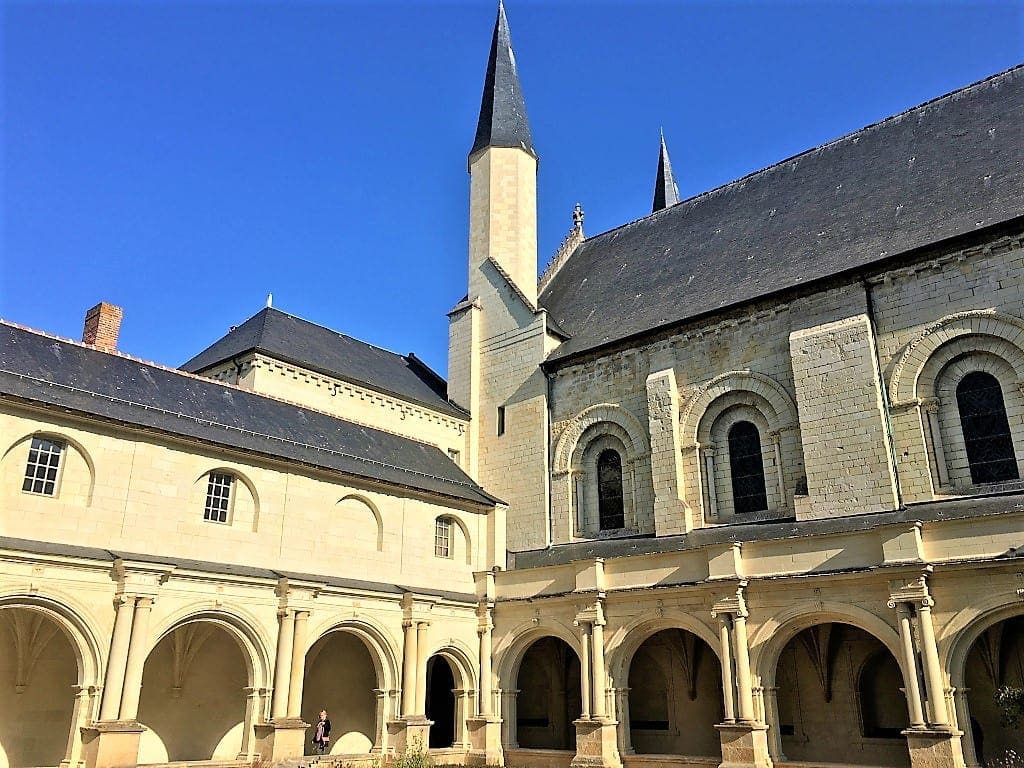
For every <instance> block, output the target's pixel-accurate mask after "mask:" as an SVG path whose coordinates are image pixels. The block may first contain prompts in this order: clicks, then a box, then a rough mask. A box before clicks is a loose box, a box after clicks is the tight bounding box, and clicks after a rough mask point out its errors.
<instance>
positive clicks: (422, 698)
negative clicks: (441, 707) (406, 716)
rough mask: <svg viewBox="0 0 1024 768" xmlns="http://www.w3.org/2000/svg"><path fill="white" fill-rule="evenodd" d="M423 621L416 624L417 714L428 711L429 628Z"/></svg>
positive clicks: (423, 713)
mask: <svg viewBox="0 0 1024 768" xmlns="http://www.w3.org/2000/svg"><path fill="white" fill-rule="evenodd" d="M429 626H430V625H429V624H427V622H425V621H421V622H420V623H419V624H417V625H416V714H417V715H425V714H426V712H427V647H428V646H427V628H428V627H429Z"/></svg>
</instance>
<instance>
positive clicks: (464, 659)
mask: <svg viewBox="0 0 1024 768" xmlns="http://www.w3.org/2000/svg"><path fill="white" fill-rule="evenodd" d="M427 656H428V658H429V657H430V656H443V657H444V658H445V659H447V660H448V662H449V663H450V664H451V666H452V669H453V670H455V673H456V676H457V677H456V680H455V683H456V685H458V686H459V687H460V688H464V689H466V690H471V691H475V690H477V689H478V685H477V677H478V675H477V664H476V662H475V661H474V660H473V652H472V651H471V650H470V649H469V648H468V647H467V646H466V644H465V643H463V642H461V641H459V640H457V639H455V638H454V637H452V638H448V640H447V641H446V642H445V644H444V645H441V646H440V647H438V648H435V649H434V650H432V651H431V652H430V653H429V654H427Z"/></svg>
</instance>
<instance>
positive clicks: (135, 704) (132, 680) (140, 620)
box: [118, 597, 153, 720]
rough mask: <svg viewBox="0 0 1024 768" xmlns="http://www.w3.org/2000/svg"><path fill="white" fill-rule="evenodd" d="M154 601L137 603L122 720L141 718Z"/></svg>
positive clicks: (150, 599)
mask: <svg viewBox="0 0 1024 768" xmlns="http://www.w3.org/2000/svg"><path fill="white" fill-rule="evenodd" d="M152 610H153V600H152V598H149V597H140V598H139V599H138V600H137V601H136V603H135V616H134V619H133V620H132V638H131V641H130V642H129V643H128V661H127V663H126V664H125V670H124V691H123V692H122V693H121V711H120V713H119V715H118V719H120V720H134V719H135V718H136V717H138V716H139V696H140V695H141V694H142V670H143V667H144V666H145V664H146V656H147V652H148V648H147V642H148V640H149V614H150V613H151V612H152Z"/></svg>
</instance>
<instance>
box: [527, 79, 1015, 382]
mask: <svg viewBox="0 0 1024 768" xmlns="http://www.w3.org/2000/svg"><path fill="white" fill-rule="evenodd" d="M1022 189H1024V66H1018V67H1015V68H1013V69H1010V70H1007V71H1006V72H1003V73H1001V74H998V75H995V76H993V77H991V78H988V79H987V80H983V81H981V82H979V83H975V84H973V85H970V86H967V87H966V88H963V89H961V90H959V91H955V92H953V93H951V94H948V95H946V96H942V97H940V98H938V99H935V100H933V101H930V102H928V103H926V104H922V105H921V106H918V107H915V108H913V109H910V110H908V111H906V112H903V113H902V114H900V115H897V116H895V117H891V118H889V119H887V120H884V121H882V122H880V123H877V124H875V125H872V126H869V127H867V128H864V129H862V130H859V131H857V132H855V133H852V134H850V135H849V136H846V137H844V138H841V139H838V140H836V141H833V142H830V143H828V144H825V145H823V146H821V147H818V148H816V149H812V150H810V151H808V152H804V153H803V154H800V155H797V156H795V157H792V158H790V159H788V160H784V161H782V162H780V163H778V164H776V165H773V166H771V167H769V168H766V169H764V170H761V171H758V172H756V173H753V174H751V175H749V176H746V177H744V178H742V179H739V180H738V181H734V182H732V183H730V184H726V185H725V186H723V187H719V188H718V189H715V190H712V191H710V192H706V193H704V194H701V195H698V196H697V197H694V198H691V199H689V200H686V201H684V202H682V203H679V204H678V205H674V206H671V207H669V208H666V209H664V210H662V211H658V212H656V213H653V214H652V215H650V216H648V217H646V218H643V219H640V220H638V221H635V222H633V223H631V224H627V225H625V226H622V227H619V228H618V229H613V230H611V231H610V232H606V233H604V234H602V235H598V236H596V237H592V238H590V239H588V240H586V241H585V242H583V243H582V244H581V245H580V246H579V248H578V249H577V250H576V251H575V253H574V254H573V255H572V256H571V257H570V258H569V259H568V261H566V263H565V264H564V265H563V266H562V268H561V269H560V270H559V271H558V273H557V274H556V275H555V276H554V277H553V278H552V280H551V282H550V283H549V284H548V285H547V286H546V288H545V289H544V291H543V293H542V294H541V296H540V300H539V303H540V305H541V306H542V307H544V308H546V309H547V310H548V312H549V313H550V315H551V316H552V317H553V318H554V319H555V320H556V321H557V322H558V324H559V325H560V326H561V327H562V328H563V329H565V331H566V332H567V333H569V334H571V335H572V339H570V340H569V341H567V342H565V343H564V344H562V345H561V346H560V347H558V348H557V349H556V350H554V351H553V352H552V354H551V356H550V357H549V358H548V360H549V362H551V363H553V362H555V361H558V360H564V359H566V358H568V357H570V356H573V355H576V354H579V353H582V352H586V351H590V350H594V349H597V348H600V347H602V346H605V345H610V344H614V343H615V342H618V341H623V340H626V339H629V338H631V337H634V336H638V335H641V334H644V333H647V332H649V331H652V330H654V329H657V328H660V327H664V326H670V325H673V324H676V323H679V322H681V321H684V320H688V319H692V318H696V317H698V316H700V315H704V314H707V313H712V312H716V311H719V310H723V309H725V308H728V307H733V306H736V305H739V304H742V303H744V302H749V301H752V300H754V299H757V298H760V297H764V296H767V295H769V294H772V293H776V292H778V291H783V290H788V289H793V288H796V287H799V286H802V285H804V284H807V283H810V282H812V281H815V280H819V279H822V278H826V277H830V276H834V275H837V274H840V273H843V272H847V271H850V270H858V269H861V268H864V267H866V266H868V265H872V264H877V263H878V262H881V261H883V260H886V259H889V258H891V257H893V256H896V255H898V254H901V253H906V252H908V251H911V250H913V249H916V248H920V247H923V246H927V245H929V244H932V243H936V242H939V241H941V240H944V239H946V238H950V237H954V236H958V235H962V234H965V233H970V232H974V231H977V230H979V229H982V228H984V227H989V226H991V225H996V224H999V223H1002V222H1007V221H1010V220H1012V219H1015V218H1017V217H1019V216H1021V215H1022V214H1024V195H1022V194H1021V190H1022Z"/></svg>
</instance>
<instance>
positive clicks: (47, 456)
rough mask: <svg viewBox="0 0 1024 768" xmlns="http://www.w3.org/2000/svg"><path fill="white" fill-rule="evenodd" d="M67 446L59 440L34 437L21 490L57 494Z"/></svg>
mask: <svg viewBox="0 0 1024 768" xmlns="http://www.w3.org/2000/svg"><path fill="white" fill-rule="evenodd" d="M65 447H66V446H65V445H64V443H62V442H60V441H59V440H49V439H47V438H45V437H33V438H32V445H31V447H30V448H29V451H28V462H27V463H26V464H25V480H24V482H23V483H22V485H21V490H23V491H25V492H26V493H38V494H39V495H41V496H56V495H57V486H58V482H57V481H58V480H59V478H60V468H61V457H62V456H63V455H64V449H65Z"/></svg>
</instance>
